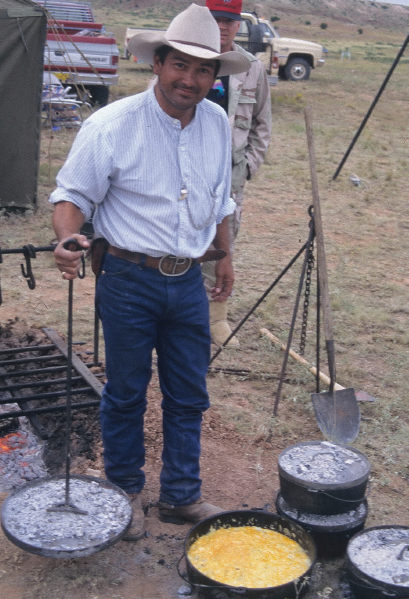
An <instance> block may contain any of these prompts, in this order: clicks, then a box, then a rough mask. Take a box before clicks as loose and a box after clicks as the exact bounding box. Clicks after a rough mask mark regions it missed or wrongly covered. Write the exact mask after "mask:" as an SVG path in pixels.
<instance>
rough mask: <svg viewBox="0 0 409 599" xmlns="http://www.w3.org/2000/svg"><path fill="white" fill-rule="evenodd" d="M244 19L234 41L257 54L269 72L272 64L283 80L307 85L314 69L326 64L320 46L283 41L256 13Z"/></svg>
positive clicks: (302, 41)
mask: <svg viewBox="0 0 409 599" xmlns="http://www.w3.org/2000/svg"><path fill="white" fill-rule="evenodd" d="M241 19H242V20H241V24H240V29H239V31H238V33H237V35H236V37H235V40H234V41H235V42H236V43H237V44H238V45H240V46H243V48H245V49H246V50H248V51H249V52H251V53H252V54H256V55H257V58H259V59H260V60H262V61H263V62H264V63H265V64H266V68H267V69H268V68H269V66H270V68H271V65H273V64H274V66H278V75H279V77H280V78H281V79H290V80H292V81H304V80H306V79H308V78H309V76H310V73H311V69H315V68H316V67H319V66H322V65H323V64H324V62H325V60H324V48H323V46H321V44H316V43H315V42H307V41H304V40H298V39H292V38H288V37H280V36H279V35H278V33H277V31H276V30H275V29H274V27H272V25H271V23H270V22H269V21H267V19H261V18H258V16H257V15H256V14H255V13H247V12H246V13H242V14H241Z"/></svg>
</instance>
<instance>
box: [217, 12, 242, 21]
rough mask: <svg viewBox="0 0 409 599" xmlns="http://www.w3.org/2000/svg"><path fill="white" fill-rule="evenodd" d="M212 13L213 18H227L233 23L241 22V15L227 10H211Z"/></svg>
mask: <svg viewBox="0 0 409 599" xmlns="http://www.w3.org/2000/svg"><path fill="white" fill-rule="evenodd" d="M210 12H211V13H212V16H213V17H225V18H226V19H231V20H232V21H241V15H238V14H237V13H235V12H228V11H227V10H211V11H210Z"/></svg>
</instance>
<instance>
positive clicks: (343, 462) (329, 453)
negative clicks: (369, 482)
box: [278, 441, 368, 484]
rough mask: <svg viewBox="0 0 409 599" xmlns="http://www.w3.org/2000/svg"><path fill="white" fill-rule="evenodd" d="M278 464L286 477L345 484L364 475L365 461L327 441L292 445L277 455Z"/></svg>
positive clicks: (357, 453) (357, 455) (353, 452)
mask: <svg viewBox="0 0 409 599" xmlns="http://www.w3.org/2000/svg"><path fill="white" fill-rule="evenodd" d="M278 463H279V466H280V467H281V469H282V470H283V471H284V472H286V473H287V474H289V475H291V476H293V477H294V478H297V479H300V480H304V481H307V482H311V483H323V484H326V483H328V484H334V483H340V484H347V483H351V482H353V481H356V480H359V479H360V478H362V477H363V476H367V475H368V461H367V460H366V459H365V457H364V456H363V455H362V454H360V453H359V452H356V451H355V450H352V449H350V448H348V447H346V446H344V445H336V444H335V443H330V442H329V441H311V442H307V443H299V444H297V445H292V446H291V447H288V448H287V449H285V450H284V451H283V452H282V453H281V454H280V456H279V458H278Z"/></svg>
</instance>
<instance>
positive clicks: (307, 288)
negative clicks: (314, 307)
mask: <svg viewBox="0 0 409 599" xmlns="http://www.w3.org/2000/svg"><path fill="white" fill-rule="evenodd" d="M313 268H314V243H311V246H310V250H309V255H308V260H307V271H306V275H305V292H304V306H303V313H302V325H301V341H300V356H303V355H304V350H305V341H306V339H307V322H308V308H309V305H310V293H311V274H312V269H313Z"/></svg>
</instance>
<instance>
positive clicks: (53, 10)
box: [35, 0, 119, 106]
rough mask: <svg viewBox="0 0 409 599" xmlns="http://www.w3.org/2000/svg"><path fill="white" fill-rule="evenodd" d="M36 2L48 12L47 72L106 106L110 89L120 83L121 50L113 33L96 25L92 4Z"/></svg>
mask: <svg viewBox="0 0 409 599" xmlns="http://www.w3.org/2000/svg"><path fill="white" fill-rule="evenodd" d="M35 2H36V3H37V4H41V5H42V6H44V8H46V10H47V11H48V13H49V14H48V22H47V38H46V45H45V48H44V70H45V71H48V72H50V73H52V74H53V75H55V76H56V77H58V79H59V80H60V82H61V83H62V84H63V85H64V86H72V87H75V88H76V89H78V90H82V89H85V90H86V92H87V94H88V96H89V98H90V100H91V103H92V104H99V105H100V106H104V105H105V104H107V102H108V97H109V86H111V85H116V84H117V83H118V61H119V50H118V47H117V45H116V40H115V38H114V37H112V34H110V33H107V32H106V31H105V27H104V26H103V25H102V24H101V23H96V22H95V19H94V14H93V11H92V7H91V4H90V3H89V2H64V1H59V0H35ZM80 95H81V93H80Z"/></svg>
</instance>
